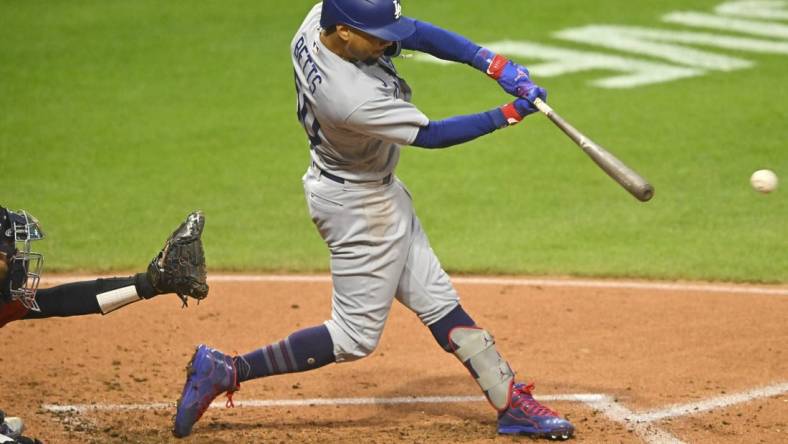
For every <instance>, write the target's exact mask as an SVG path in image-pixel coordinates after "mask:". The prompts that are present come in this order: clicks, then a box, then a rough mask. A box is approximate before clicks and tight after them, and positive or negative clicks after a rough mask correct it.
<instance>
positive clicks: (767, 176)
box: [750, 170, 777, 193]
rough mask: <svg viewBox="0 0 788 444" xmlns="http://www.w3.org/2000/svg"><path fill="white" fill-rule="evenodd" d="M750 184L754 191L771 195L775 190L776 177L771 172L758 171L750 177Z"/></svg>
mask: <svg viewBox="0 0 788 444" xmlns="http://www.w3.org/2000/svg"><path fill="white" fill-rule="evenodd" d="M750 184H752V187H753V188H755V190H756V191H760V192H761V193H771V192H772V191H774V190H775V189H777V175H776V174H774V171H772V170H758V171H756V172H754V173H752V176H750Z"/></svg>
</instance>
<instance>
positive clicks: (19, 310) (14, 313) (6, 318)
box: [0, 300, 28, 328]
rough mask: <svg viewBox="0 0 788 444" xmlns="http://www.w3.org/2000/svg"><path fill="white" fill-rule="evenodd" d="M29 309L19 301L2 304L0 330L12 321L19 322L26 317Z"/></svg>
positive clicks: (0, 303)
mask: <svg viewBox="0 0 788 444" xmlns="http://www.w3.org/2000/svg"><path fill="white" fill-rule="evenodd" d="M27 312H28V309H27V307H25V306H24V305H22V303H21V302H19V301H16V300H15V301H12V302H8V303H3V302H0V328H3V327H5V324H8V323H9V322H11V321H18V320H20V319H22V318H24V317H25V315H26V314H27Z"/></svg>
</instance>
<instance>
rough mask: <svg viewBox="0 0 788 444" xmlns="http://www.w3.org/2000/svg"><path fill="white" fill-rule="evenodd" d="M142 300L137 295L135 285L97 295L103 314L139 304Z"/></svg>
mask: <svg viewBox="0 0 788 444" xmlns="http://www.w3.org/2000/svg"><path fill="white" fill-rule="evenodd" d="M139 300H142V298H141V297H140V296H139V295H138V294H137V288H136V287H134V286H133V285H129V286H128V287H121V288H117V289H115V290H110V291H107V292H104V293H99V294H97V295H96V301H98V304H99V308H100V309H101V314H107V313H109V312H111V311H115V310H117V309H119V308H120V307H123V306H124V305H128V304H131V303H132V302H137V301H139Z"/></svg>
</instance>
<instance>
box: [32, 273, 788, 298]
mask: <svg viewBox="0 0 788 444" xmlns="http://www.w3.org/2000/svg"><path fill="white" fill-rule="evenodd" d="M99 277H108V276H67V275H56V276H48V277H47V276H45V277H44V278H43V279H42V280H41V282H42V284H45V285H58V284H65V283H69V282H76V281H83V280H93V279H97V278H99ZM451 281H452V282H453V283H455V284H460V285H506V286H514V287H559V288H600V289H624V290H653V291H681V292H697V293H730V294H750V295H763V296H788V288H783V287H771V288H770V287H756V286H750V285H717V284H704V283H679V282H636V281H614V280H587V279H539V278H526V277H523V278H499V277H473V276H460V277H453V278H451ZM208 282H226V283H238V284H241V283H254V282H281V283H298V282H303V283H326V284H327V283H331V276H329V275H289V274H285V275H265V274H261V275H257V274H211V275H209V276H208Z"/></svg>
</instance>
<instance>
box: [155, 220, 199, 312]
mask: <svg viewBox="0 0 788 444" xmlns="http://www.w3.org/2000/svg"><path fill="white" fill-rule="evenodd" d="M204 226H205V216H203V214H202V212H201V211H195V212H193V213H191V214H189V215H188V216H187V217H186V221H185V222H183V223H182V224H181V225H180V226H179V227H178V228H177V229H176V230H175V231H173V233H172V234H171V235H170V237H169V238H168V239H167V242H165V243H164V248H162V250H161V251H160V252H159V254H158V255H156V257H154V258H153V260H152V261H151V263H150V265H148V276H149V277H150V281H151V283H152V284H153V288H155V289H156V291H158V292H160V293H177V294H178V296H179V297H180V298H181V300H183V305H184V306H186V305H187V300H188V298H189V297H193V298H195V299H197V301H198V302H199V301H200V300H201V299H205V298H206V297H207V296H208V284H207V283H206V282H205V281H206V272H205V252H204V251H203V248H202V240H201V239H200V236H201V235H202V230H203V227H204Z"/></svg>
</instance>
